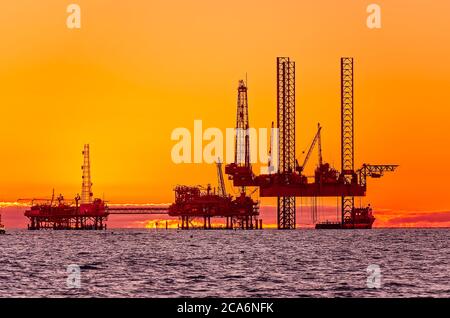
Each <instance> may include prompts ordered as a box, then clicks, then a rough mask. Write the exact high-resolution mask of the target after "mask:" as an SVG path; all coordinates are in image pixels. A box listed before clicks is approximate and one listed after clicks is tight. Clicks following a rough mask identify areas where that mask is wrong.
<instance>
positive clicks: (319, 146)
mask: <svg viewBox="0 0 450 318" xmlns="http://www.w3.org/2000/svg"><path fill="white" fill-rule="evenodd" d="M321 130H322V127H321V126H320V123H319V124H317V133H316V135H315V136H314V139H313V141H312V142H311V146H309V149H308V152H307V153H306V156H305V159H304V160H303V164H302V165H301V166H299V165H298V161H297V160H295V161H296V171H297V172H298V173H302V172H303V170H304V169H305V167H306V164H307V163H308V160H309V158H310V157H311V153H312V152H313V150H314V147H315V146H316V144H317V149H318V153H319V167H321V166H322V141H321V136H320V132H321Z"/></svg>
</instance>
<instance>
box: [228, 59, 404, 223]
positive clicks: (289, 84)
mask: <svg viewBox="0 0 450 318" xmlns="http://www.w3.org/2000/svg"><path fill="white" fill-rule="evenodd" d="M353 91H354V86H353V58H351V57H343V58H341V165H342V166H341V171H340V172H339V171H337V170H335V169H333V168H332V167H331V166H330V165H329V164H328V163H323V162H321V161H322V159H321V156H320V158H319V165H318V167H317V168H316V170H315V178H314V181H313V182H309V181H308V178H307V177H306V176H304V175H303V174H302V172H303V168H304V167H303V166H301V167H299V166H298V164H296V158H295V62H293V61H291V60H290V59H289V58H287V57H279V58H277V127H278V130H279V131H278V139H279V140H278V171H277V172H276V173H273V174H262V175H259V176H255V175H254V174H253V171H252V169H251V166H250V165H249V166H240V165H238V164H236V163H232V164H229V165H227V166H226V167H225V172H226V173H227V174H228V175H229V178H230V179H232V180H233V185H234V186H238V187H244V186H254V187H259V192H260V196H261V197H276V198H277V203H278V205H277V206H278V208H277V218H278V228H279V229H294V228H295V227H296V213H295V212H296V211H295V210H296V206H295V197H312V198H316V197H340V198H341V221H340V222H325V223H318V224H316V228H344V229H354V228H371V227H372V223H373V221H374V217H373V215H372V211H371V208H370V207H366V208H362V207H359V208H356V207H355V205H354V197H362V196H365V195H366V189H367V181H366V179H367V177H374V178H379V177H381V176H382V175H383V174H384V173H385V172H389V171H394V170H395V169H396V168H397V165H369V164H364V165H363V166H362V167H361V168H360V169H358V170H356V171H355V169H354V139H353V137H354V116H353V114H354V113H353ZM316 138H317V141H318V142H319V143H320V127H319V130H318V133H317V136H316ZM316 138H315V140H316ZM314 143H315V141H313V144H312V146H314ZM319 148H321V147H320V146H319ZM310 150H311V149H310ZM319 151H320V152H321V149H319ZM308 158H309V154H308V155H307V158H306V161H307V159H308Z"/></svg>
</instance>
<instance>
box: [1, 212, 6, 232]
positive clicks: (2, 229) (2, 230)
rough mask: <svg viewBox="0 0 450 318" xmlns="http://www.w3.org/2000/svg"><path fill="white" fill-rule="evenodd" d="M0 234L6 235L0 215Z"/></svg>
mask: <svg viewBox="0 0 450 318" xmlns="http://www.w3.org/2000/svg"><path fill="white" fill-rule="evenodd" d="M0 234H6V230H5V226H4V225H3V224H2V215H1V214H0Z"/></svg>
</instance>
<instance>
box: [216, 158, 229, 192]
mask: <svg viewBox="0 0 450 318" xmlns="http://www.w3.org/2000/svg"><path fill="white" fill-rule="evenodd" d="M217 183H218V187H217V194H218V195H219V196H221V197H224V198H225V197H226V196H227V190H226V189H225V181H224V179H223V172H222V162H221V161H220V158H219V159H217Z"/></svg>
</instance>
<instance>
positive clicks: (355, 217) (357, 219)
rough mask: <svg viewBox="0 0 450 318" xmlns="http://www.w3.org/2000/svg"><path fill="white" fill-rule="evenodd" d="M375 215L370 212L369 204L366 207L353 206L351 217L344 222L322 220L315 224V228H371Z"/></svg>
mask: <svg viewBox="0 0 450 318" xmlns="http://www.w3.org/2000/svg"><path fill="white" fill-rule="evenodd" d="M374 221H375V217H374V216H373V214H372V209H371V208H370V206H368V207H366V208H353V210H352V213H351V217H350V219H349V220H347V221H346V222H344V223H343V224H342V223H341V222H330V221H326V222H322V223H317V224H316V229H322V230H324V229H327V230H332V229H371V228H372V224H373V222H374Z"/></svg>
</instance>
